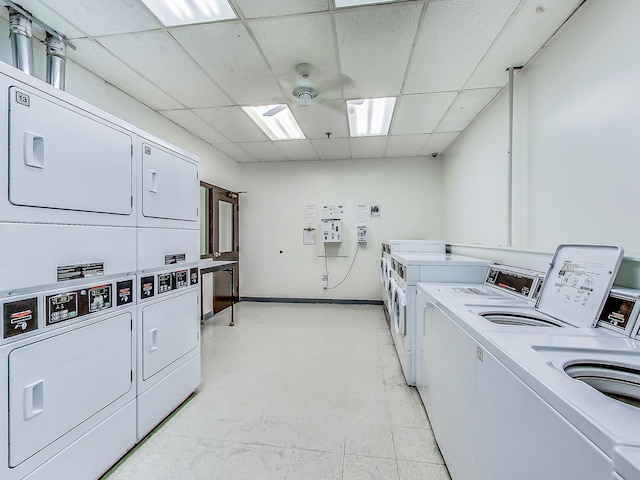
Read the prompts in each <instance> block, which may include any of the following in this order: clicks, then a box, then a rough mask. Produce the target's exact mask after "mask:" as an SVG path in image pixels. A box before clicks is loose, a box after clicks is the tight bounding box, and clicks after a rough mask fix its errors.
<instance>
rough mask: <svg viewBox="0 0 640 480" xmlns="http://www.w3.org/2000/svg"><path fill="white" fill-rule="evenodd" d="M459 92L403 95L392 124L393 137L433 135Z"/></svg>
mask: <svg viewBox="0 0 640 480" xmlns="http://www.w3.org/2000/svg"><path fill="white" fill-rule="evenodd" d="M457 94H458V92H442V93H424V94H418V95H403V96H402V97H400V100H399V105H398V106H396V112H395V115H394V118H393V121H392V122H391V134H392V135H410V134H416V133H431V132H433V130H434V129H435V128H436V126H437V125H438V122H440V119H441V118H442V117H443V115H444V114H445V112H446V111H447V109H448V108H449V106H450V105H451V103H452V102H453V100H454V99H455V97H456V95H457Z"/></svg>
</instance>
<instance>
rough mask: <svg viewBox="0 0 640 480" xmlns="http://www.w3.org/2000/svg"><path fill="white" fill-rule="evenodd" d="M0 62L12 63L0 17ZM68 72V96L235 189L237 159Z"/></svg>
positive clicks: (38, 55) (96, 81)
mask: <svg viewBox="0 0 640 480" xmlns="http://www.w3.org/2000/svg"><path fill="white" fill-rule="evenodd" d="M33 43H34V66H35V73H36V76H37V77H38V78H40V79H43V78H44V77H45V72H46V55H45V51H44V46H43V45H42V44H41V43H39V42H38V41H37V40H35V39H34V42H33ZM0 61H3V62H5V63H8V64H10V65H11V64H12V59H11V45H10V43H9V23H8V22H7V21H6V19H4V18H0ZM66 69H67V74H66V91H67V92H68V93H70V94H72V95H74V96H76V97H78V98H81V99H82V100H84V101H86V102H88V103H90V104H92V105H95V106H97V107H99V108H102V109H103V110H105V111H107V112H109V113H111V114H113V115H116V116H117V117H120V118H122V119H123V120H125V121H127V122H129V123H131V124H133V125H135V126H137V127H139V128H141V129H143V130H146V131H148V132H150V133H151V134H153V135H155V136H157V137H159V138H162V139H163V140H166V141H168V142H170V143H173V144H174V145H176V146H178V147H180V148H182V149H184V150H186V151H188V152H191V153H193V154H195V155H198V156H199V157H200V162H201V163H200V178H201V179H202V180H204V181H206V182H209V183H212V184H215V185H219V186H221V187H224V188H228V189H230V190H234V189H235V188H236V185H237V181H238V169H239V164H238V163H237V162H236V161H235V160H232V159H230V158H229V157H227V156H226V155H225V154H224V153H222V152H220V151H218V150H216V149H215V148H213V147H212V146H211V145H209V144H208V143H206V142H204V141H202V140H200V139H199V138H197V137H195V136H193V135H191V134H190V133H188V132H187V131H186V130H184V129H183V128H182V127H180V126H178V125H176V124H175V123H173V122H171V121H169V120H168V119H167V118H165V117H163V116H162V115H160V114H158V113H156V112H154V111H153V110H152V109H150V108H148V107H147V106H145V105H143V104H142V103H140V102H138V101H137V100H136V99H135V98H133V97H131V96H129V95H127V94H126V93H124V92H122V91H121V90H118V89H117V88H115V87H114V86H113V85H111V84H109V83H107V82H105V81H104V80H102V79H101V78H99V77H97V76H96V75H94V74H93V73H91V72H90V71H88V70H86V69H84V68H82V67H81V66H79V65H77V64H75V63H73V62H72V61H67V66H66Z"/></svg>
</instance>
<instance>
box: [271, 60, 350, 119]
mask: <svg viewBox="0 0 640 480" xmlns="http://www.w3.org/2000/svg"><path fill="white" fill-rule="evenodd" d="M311 68H312V67H311V65H310V64H308V63H299V64H298V65H296V72H297V73H298V74H299V75H300V78H298V79H297V80H296V81H295V83H294V85H293V91H292V92H291V95H293V97H294V98H296V99H297V100H298V104H299V105H301V106H307V105H310V104H311V102H313V101H314V100H315V101H317V103H318V104H322V99H321V98H318V97H319V96H321V94H322V92H321V90H320V89H319V88H318V87H316V85H315V83H314V82H313V80H311ZM339 75H340V78H339V80H338V81H336V82H333V83H331V84H325V85H323V88H322V90H323V91H330V90H333V89H334V88H336V87H340V86H344V85H348V84H350V83H352V82H353V81H352V80H351V78H350V77H348V76H347V75H344V74H339ZM327 105H329V104H327ZM285 108H286V105H276V106H275V107H273V108H272V109H270V110H267V111H266V112H265V113H263V114H262V115H263V116H265V117H272V116H274V115H275V114H277V113H279V112H281V111H282V110H284V109H285Z"/></svg>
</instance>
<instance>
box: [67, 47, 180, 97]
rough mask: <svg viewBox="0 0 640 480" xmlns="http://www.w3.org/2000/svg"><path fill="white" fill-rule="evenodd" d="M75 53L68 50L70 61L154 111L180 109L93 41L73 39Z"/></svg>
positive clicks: (160, 91)
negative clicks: (75, 48)
mask: <svg viewBox="0 0 640 480" xmlns="http://www.w3.org/2000/svg"><path fill="white" fill-rule="evenodd" d="M74 43H75V45H76V47H77V50H71V49H68V50H67V55H68V57H69V59H70V60H72V61H74V62H76V63H78V64H79V65H81V66H83V67H84V68H86V69H87V70H89V71H91V72H93V73H95V74H96V75H97V76H99V77H100V78H102V79H104V80H105V81H107V82H109V83H111V84H112V85H114V86H116V87H117V88H119V89H120V90H122V91H123V92H125V93H127V94H128V95H131V96H132V97H133V98H135V99H136V100H138V101H140V102H142V103H144V104H145V105H147V106H149V107H150V108H152V109H154V110H173V109H178V108H182V107H183V106H182V105H181V104H180V102H178V101H177V100H175V99H173V98H171V97H170V96H169V95H167V94H166V93H164V92H163V91H162V90H160V89H159V88H158V87H156V86H155V85H154V84H153V83H151V82H149V81H148V80H146V79H144V78H143V77H141V76H140V75H139V74H138V73H136V72H134V71H133V70H131V68H129V67H128V66H127V65H126V64H125V63H123V62H122V61H121V60H119V59H118V58H116V57H114V56H113V55H112V54H111V53H110V52H108V51H107V50H106V49H105V48H103V47H102V46H100V45H98V44H96V43H95V42H93V41H92V40H88V39H77V40H74Z"/></svg>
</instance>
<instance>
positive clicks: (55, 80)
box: [47, 32, 66, 90]
mask: <svg viewBox="0 0 640 480" xmlns="http://www.w3.org/2000/svg"><path fill="white" fill-rule="evenodd" d="M65 53H66V45H65V43H64V42H63V41H62V40H61V39H60V38H58V37H57V36H56V35H52V34H51V33H49V32H47V83H49V84H50V85H53V86H54V87H56V88H58V89H60V90H64V76H65V65H66V57H65Z"/></svg>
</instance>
